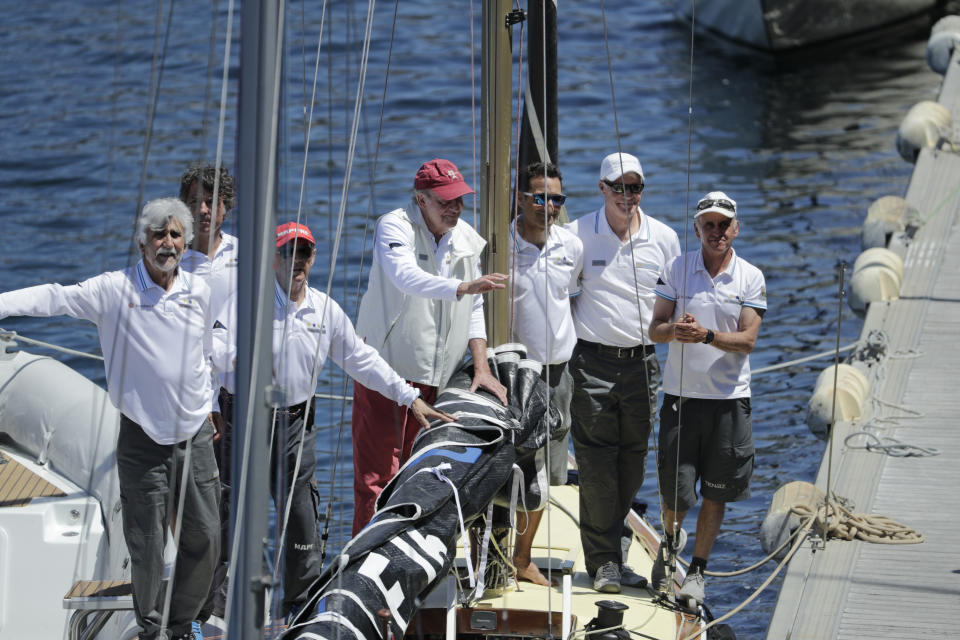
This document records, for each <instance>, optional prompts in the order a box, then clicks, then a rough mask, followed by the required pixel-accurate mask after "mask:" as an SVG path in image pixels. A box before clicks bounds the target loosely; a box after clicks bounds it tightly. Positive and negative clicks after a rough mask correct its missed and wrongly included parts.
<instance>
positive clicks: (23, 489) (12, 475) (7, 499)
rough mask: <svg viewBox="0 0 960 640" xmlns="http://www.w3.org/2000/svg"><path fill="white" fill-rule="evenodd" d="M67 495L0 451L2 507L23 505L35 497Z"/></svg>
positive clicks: (0, 499) (0, 497) (0, 502)
mask: <svg viewBox="0 0 960 640" xmlns="http://www.w3.org/2000/svg"><path fill="white" fill-rule="evenodd" d="M65 495H67V494H65V493H64V492H63V491H61V490H60V489H58V488H57V487H56V486H55V485H53V484H51V483H50V482H47V481H46V480H44V479H43V478H41V477H40V476H38V475H37V474H35V473H34V472H33V471H31V470H30V469H28V468H26V467H25V466H23V465H22V464H20V463H19V462H17V461H16V460H14V459H13V458H11V457H10V456H5V455H4V454H3V453H2V452H0V507H22V506H24V505H27V504H30V501H31V500H33V499H34V498H47V497H53V498H57V497H63V496H65Z"/></svg>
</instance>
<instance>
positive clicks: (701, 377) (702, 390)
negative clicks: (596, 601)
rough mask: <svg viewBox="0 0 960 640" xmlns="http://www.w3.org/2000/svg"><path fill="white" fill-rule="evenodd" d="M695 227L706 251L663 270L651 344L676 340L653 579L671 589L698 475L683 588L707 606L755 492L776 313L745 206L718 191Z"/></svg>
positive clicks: (666, 386) (663, 413) (665, 410)
mask: <svg viewBox="0 0 960 640" xmlns="http://www.w3.org/2000/svg"><path fill="white" fill-rule="evenodd" d="M693 228H694V231H695V232H696V234H697V237H698V238H700V249H699V250H697V251H692V252H689V253H687V254H686V255H684V256H683V257H682V258H677V259H675V260H673V261H672V262H671V263H670V264H669V265H667V267H666V269H664V271H663V273H662V274H661V276H660V280H659V282H657V288H656V294H657V302H656V305H655V306H654V309H653V322H652V323H651V325H650V339H651V340H653V341H654V342H660V343H663V342H669V343H670V351H669V355H668V357H667V366H666V371H665V374H664V381H663V392H664V393H663V406H662V407H661V408H660V437H659V464H658V465H657V469H658V472H659V475H660V493H661V498H662V503H663V505H664V514H663V527H664V537H663V539H662V540H661V542H660V552H659V553H658V554H657V560H656V562H655V563H654V566H653V572H652V573H653V574H652V576H651V578H652V582H653V586H654V588H657V589H661V588H665V587H666V586H668V585H666V584H665V583H666V582H667V571H666V568H667V566H668V565H670V566H673V562H672V560H673V558H672V556H673V554H672V553H670V551H669V550H670V549H672V548H675V547H676V545H675V540H676V538H677V534H678V532H679V530H680V525H681V524H682V523H683V517H684V516H685V515H686V513H687V511H688V510H689V509H690V508H691V507H693V506H694V505H695V504H696V503H697V493H696V482H697V479H698V478H699V480H700V494H701V497H702V498H703V504H702V505H701V506H700V514H699V516H698V517H697V538H696V542H695V544H694V548H693V560H692V561H691V562H690V570H689V571H688V573H687V577H686V578H685V579H684V581H683V584H682V585H681V587H680V592H679V597H680V598H681V599H683V600H687V602H688V604H689V606H691V607H692V606H695V605H699V604H702V603H703V600H704V596H705V588H704V587H705V584H704V578H703V573H704V571H705V570H706V566H707V559H708V558H709V557H710V551H711V550H712V549H713V543H714V541H715V540H716V537H717V533H718V532H719V531H720V525H721V524H722V522H723V513H724V509H725V506H726V503H727V502H734V501H737V500H745V499H746V498H748V497H749V496H750V475H751V474H752V472H753V433H752V426H751V418H750V415H751V413H750V358H749V353H750V352H751V351H753V347H754V344H755V343H756V340H757V333H758V332H759V330H760V322H761V320H762V319H763V314H764V312H765V311H766V309H767V296H766V286H765V284H764V279H763V273H761V272H760V270H759V269H757V268H756V267H755V266H753V265H752V264H750V263H749V262H747V261H746V260H744V259H743V258H741V257H739V256H738V255H737V254H736V252H735V251H734V250H733V240H734V238H736V237H737V235H738V234H739V232H740V222H739V220H738V219H737V203H736V202H734V201H733V199H732V198H730V197H729V196H727V194H725V193H724V192H722V191H711V192H710V193H708V194H707V195H706V196H704V197H703V198H702V199H701V200H700V202H699V203H698V204H697V212H696V215H695V216H694V219H693ZM681 374H682V375H681ZM681 423H682V424H683V428H682V429H681V428H680V426H679V425H680V424H681ZM678 450H679V451H678ZM678 465H679V466H678Z"/></svg>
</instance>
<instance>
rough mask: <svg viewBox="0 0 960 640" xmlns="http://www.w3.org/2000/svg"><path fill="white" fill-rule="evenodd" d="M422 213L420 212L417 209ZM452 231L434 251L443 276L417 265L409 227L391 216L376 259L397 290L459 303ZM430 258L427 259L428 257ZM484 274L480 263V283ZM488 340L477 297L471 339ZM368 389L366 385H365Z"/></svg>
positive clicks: (380, 230) (385, 219) (383, 223)
mask: <svg viewBox="0 0 960 640" xmlns="http://www.w3.org/2000/svg"><path fill="white" fill-rule="evenodd" d="M417 212H418V213H419V209H417ZM451 237H452V236H451V233H450V232H449V231H448V232H447V233H445V234H443V236H441V237H440V241H439V242H437V246H436V249H434V254H433V255H434V259H435V260H436V264H437V269H438V270H439V275H436V276H435V275H433V274H430V273H427V272H426V271H424V270H423V269H421V268H420V265H419V264H417V256H416V255H415V253H416V250H417V249H416V247H415V246H413V244H412V243H411V242H410V229H409V224H408V223H407V222H405V221H404V220H403V218H401V217H400V216H397V215H391V214H390V213H388V214H386V215H384V216H382V217H381V218H380V220H379V222H378V223H377V238H376V244H375V245H374V248H373V253H374V260H376V261H377V263H379V264H380V265H382V268H383V272H384V273H385V274H386V275H387V277H389V278H390V281H391V282H392V283H393V286H395V287H396V288H397V289H399V290H400V291H402V292H404V293H408V294H412V295H416V296H420V297H421V298H436V299H439V300H451V301H453V300H456V299H457V287H459V286H460V283H461V282H462V281H461V280H457V279H456V278H451V277H450V269H451V267H452V263H453V245H452V244H451V243H450V240H451ZM424 258H426V256H424ZM481 275H483V274H482V272H481V271H480V263H479V262H477V267H476V269H474V272H473V278H474V280H476V279H477V278H479V277H480V276H481ZM474 338H479V339H481V340H486V339H487V325H486V322H485V320H484V317H483V296H474V297H473V315H471V317H470V332H469V335H468V339H469V340H473V339H474ZM364 386H366V385H364Z"/></svg>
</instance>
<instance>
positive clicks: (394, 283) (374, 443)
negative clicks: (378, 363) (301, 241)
mask: <svg viewBox="0 0 960 640" xmlns="http://www.w3.org/2000/svg"><path fill="white" fill-rule="evenodd" d="M413 189H414V192H413V197H412V199H411V202H410V203H409V204H408V205H407V206H406V207H405V208H403V209H394V210H393V211H391V212H389V213H387V214H384V215H383V216H381V217H380V218H379V219H378V220H377V228H376V232H375V236H374V248H373V264H372V265H371V267H370V280H369V282H368V284H367V292H366V293H365V294H364V296H363V300H361V302H360V311H359V313H358V314H357V333H359V334H360V335H361V336H362V337H363V339H364V340H365V341H366V342H367V344H369V345H371V346H373V348H374V349H376V350H377V351H379V352H380V355H381V356H383V359H384V360H386V361H387V362H388V363H389V364H390V366H391V367H393V368H394V370H396V371H397V372H398V373H399V374H400V375H401V376H403V377H404V379H406V380H407V382H409V383H410V384H411V385H413V386H414V387H416V388H417V389H419V390H420V393H421V394H422V395H423V398H424V399H425V400H427V401H428V402H433V401H434V400H435V399H436V397H437V390H438V389H439V388H440V387H442V386H443V385H444V384H446V382H447V380H449V379H450V376H451V375H452V374H453V372H454V371H455V370H456V368H457V367H458V366H459V365H460V363H461V361H462V360H463V357H464V353H465V352H466V351H467V350H469V351H470V354H471V355H472V356H473V364H474V376H473V384H472V386H471V388H470V390H471V391H475V390H476V389H478V388H483V389H485V390H487V391H489V392H491V393H493V394H494V395H495V396H497V398H499V399H500V401H501V402H503V403H504V404H506V402H507V395H506V389H505V388H504V386H503V385H501V384H500V382H498V381H497V379H496V378H495V377H494V376H493V375H492V374H491V372H490V368H489V366H488V365H487V332H486V327H485V325H484V318H483V298H482V297H481V294H483V293H486V292H488V291H492V290H494V289H503V287H504V284H503V282H504V280H506V278H507V276H505V275H503V274H499V273H491V274H488V275H481V272H480V256H481V254H482V252H483V248H484V246H486V241H485V240H484V239H483V238H481V237H480V235H479V234H478V233H477V232H476V231H475V230H474V229H473V227H471V226H470V225H469V224H467V223H466V222H465V221H463V220H461V219H460V213H461V212H462V211H463V196H465V195H467V194H471V193H473V189H471V188H470V187H469V186H468V185H467V183H466V181H465V180H464V179H463V175H462V174H461V173H460V170H459V169H457V166H456V165H455V164H453V163H452V162H450V161H449V160H444V159H443V158H434V159H433V160H430V161H429V162H426V163H424V164H423V165H421V166H420V169H419V170H418V171H417V175H416V177H415V178H414V181H413ZM352 419H353V476H354V480H353V501H354V505H353V533H354V535H356V534H357V533H358V532H359V531H360V530H361V529H362V528H363V527H364V526H366V524H367V523H368V522H369V521H370V518H371V517H372V516H373V512H374V508H375V504H376V501H377V496H378V495H380V492H381V491H383V488H384V487H385V486H386V484H387V482H388V481H389V480H390V478H392V477H393V476H394V475H395V474H396V472H397V470H398V469H399V467H400V464H401V462H402V461H404V460H406V459H407V458H408V457H409V456H410V449H411V447H412V446H413V440H414V438H415V437H416V435H417V433H418V432H419V431H420V427H419V425H418V424H417V421H416V420H415V419H414V418H413V416H412V415H411V414H410V413H409V412H406V411H404V410H403V409H402V408H398V407H397V406H396V403H394V402H392V401H391V400H389V399H388V398H384V397H383V396H382V395H380V394H378V393H376V392H374V391H373V390H371V389H369V388H367V387H366V386H365V385H363V384H361V383H359V382H355V383H354V385H353V418H352Z"/></svg>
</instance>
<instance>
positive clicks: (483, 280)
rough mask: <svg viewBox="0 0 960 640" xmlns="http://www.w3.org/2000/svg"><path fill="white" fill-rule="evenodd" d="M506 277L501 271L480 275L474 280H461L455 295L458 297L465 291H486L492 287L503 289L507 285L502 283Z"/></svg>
mask: <svg viewBox="0 0 960 640" xmlns="http://www.w3.org/2000/svg"><path fill="white" fill-rule="evenodd" d="M508 279H509V276H506V275H504V274H502V273H488V274H487V275H485V276H480V277H479V278H477V279H476V280H472V281H470V282H461V283H460V286H459V287H457V297H458V298H459V297H460V296H462V295H464V294H467V293H486V292H487V291H493V290H494V289H503V288H504V287H506V286H507V285H505V284H503V283H504V282H506V281H507V280H508Z"/></svg>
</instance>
